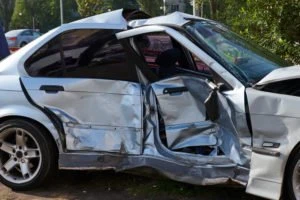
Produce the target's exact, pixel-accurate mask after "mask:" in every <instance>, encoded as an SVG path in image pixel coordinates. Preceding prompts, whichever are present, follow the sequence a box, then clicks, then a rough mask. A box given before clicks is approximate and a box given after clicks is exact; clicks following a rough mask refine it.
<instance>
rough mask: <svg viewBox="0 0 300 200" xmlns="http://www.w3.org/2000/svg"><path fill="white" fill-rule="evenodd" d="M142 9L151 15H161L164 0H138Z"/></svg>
mask: <svg viewBox="0 0 300 200" xmlns="http://www.w3.org/2000/svg"><path fill="white" fill-rule="evenodd" d="M137 2H138V3H139V5H140V6H141V9H142V10H143V11H144V12H145V13H147V14H148V15H151V16H157V15H161V14H162V13H163V10H162V9H161V7H162V6H163V1H162V0H137Z"/></svg>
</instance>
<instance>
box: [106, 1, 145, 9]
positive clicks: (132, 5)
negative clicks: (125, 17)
mask: <svg viewBox="0 0 300 200" xmlns="http://www.w3.org/2000/svg"><path fill="white" fill-rule="evenodd" d="M105 2H106V6H107V8H108V9H110V10H117V9H121V8H124V9H138V7H139V5H138V3H137V2H136V0H126V1H124V0H106V1H105Z"/></svg>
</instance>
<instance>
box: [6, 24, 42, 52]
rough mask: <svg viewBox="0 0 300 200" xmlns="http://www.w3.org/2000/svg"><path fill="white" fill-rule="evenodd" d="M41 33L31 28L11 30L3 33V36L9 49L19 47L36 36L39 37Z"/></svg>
mask: <svg viewBox="0 0 300 200" xmlns="http://www.w3.org/2000/svg"><path fill="white" fill-rule="evenodd" d="M40 36H41V33H40V32H39V31H36V30H32V29H18V30H11V31H8V32H7V33H5V37H6V40H7V43H8V46H9V48H10V50H13V51H14V50H16V49H19V48H21V47H23V46H25V45H26V44H28V43H30V42H31V41H33V40H35V39H36V38H38V37H40Z"/></svg>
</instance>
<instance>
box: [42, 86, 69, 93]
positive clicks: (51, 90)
mask: <svg viewBox="0 0 300 200" xmlns="http://www.w3.org/2000/svg"><path fill="white" fill-rule="evenodd" d="M40 90H44V91H45V92H46V93H58V92H60V91H64V90H65V89H64V87H63V86H60V85H42V86H41V87H40Z"/></svg>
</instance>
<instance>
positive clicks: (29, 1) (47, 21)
mask: <svg viewBox="0 0 300 200" xmlns="http://www.w3.org/2000/svg"><path fill="white" fill-rule="evenodd" d="M63 2H64V22H65V23H67V22H69V21H73V20H75V19H78V18H79V14H78V13H77V4H76V2H74V1H73V0H64V1H63ZM59 25H60V7H59V0H47V1H45V0H16V5H15V9H14V14H13V17H12V22H11V27H12V28H14V29H19V28H32V27H33V26H34V27H35V28H37V29H40V30H41V32H46V31H48V30H50V29H52V28H54V27H56V26H59Z"/></svg>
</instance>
